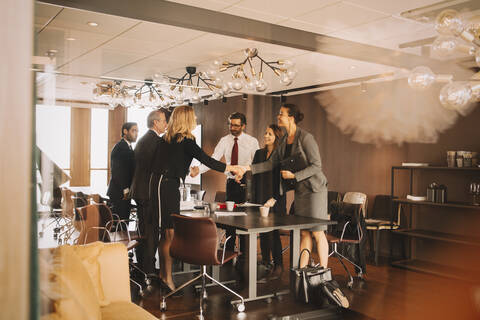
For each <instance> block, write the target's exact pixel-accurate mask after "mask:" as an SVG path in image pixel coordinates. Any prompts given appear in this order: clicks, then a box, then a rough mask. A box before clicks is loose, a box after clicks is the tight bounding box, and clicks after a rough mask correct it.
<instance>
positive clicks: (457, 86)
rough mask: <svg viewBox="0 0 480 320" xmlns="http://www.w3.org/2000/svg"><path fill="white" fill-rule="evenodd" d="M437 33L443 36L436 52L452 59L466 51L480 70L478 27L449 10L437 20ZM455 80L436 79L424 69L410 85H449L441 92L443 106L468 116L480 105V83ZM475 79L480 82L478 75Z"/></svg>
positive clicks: (413, 76) (435, 46) (418, 69)
mask: <svg viewBox="0 0 480 320" xmlns="http://www.w3.org/2000/svg"><path fill="white" fill-rule="evenodd" d="M435 29H436V30H437V31H438V33H440V36H439V37H438V38H437V39H435V41H434V42H433V45H432V48H433V50H434V52H436V53H437V54H439V55H440V56H448V55H451V54H452V53H454V52H455V51H463V52H464V53H466V54H468V55H469V56H475V62H476V63H477V65H478V66H480V43H478V41H477V40H476V35H477V34H479V33H480V27H479V26H478V25H475V24H471V23H470V24H469V22H468V21H467V22H466V21H464V19H463V17H462V16H461V15H460V14H459V13H458V12H457V11H455V10H452V9H448V10H444V11H442V12H440V14H439V15H438V16H437V18H436V20H435ZM462 39H463V40H465V41H467V42H469V44H466V43H465V41H463V40H462ZM451 79H452V76H448V77H447V76H445V75H435V74H434V73H433V72H432V70H430V68H428V67H423V66H422V67H416V68H414V69H413V70H412V72H411V73H410V76H409V77H408V84H409V85H410V86H411V87H412V88H415V89H426V88H428V87H430V86H431V85H432V84H433V83H434V82H449V83H448V84H446V85H445V86H443V88H442V89H441V90H440V95H439V99H440V103H441V104H442V106H443V107H444V108H446V109H449V110H455V111H456V112H458V113H460V114H461V115H466V114H467V113H468V112H469V111H470V110H471V108H470V106H471V102H480V82H478V81H455V82H452V81H451ZM471 79H472V80H477V78H476V77H475V75H474V76H473V77H472V78H471Z"/></svg>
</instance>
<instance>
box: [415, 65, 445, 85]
mask: <svg viewBox="0 0 480 320" xmlns="http://www.w3.org/2000/svg"><path fill="white" fill-rule="evenodd" d="M451 79H452V76H451V75H436V74H434V73H433V71H432V70H431V69H430V68H429V67H425V66H420V67H415V68H414V69H413V70H412V71H411V72H410V75H409V76H408V85H409V86H410V87H412V88H413V89H416V90H425V89H427V88H429V87H431V86H432V84H433V83H435V82H450V81H451Z"/></svg>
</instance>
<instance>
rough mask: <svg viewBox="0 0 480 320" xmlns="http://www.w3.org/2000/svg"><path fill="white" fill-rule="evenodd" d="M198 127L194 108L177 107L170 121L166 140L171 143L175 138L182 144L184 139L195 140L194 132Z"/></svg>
mask: <svg viewBox="0 0 480 320" xmlns="http://www.w3.org/2000/svg"><path fill="white" fill-rule="evenodd" d="M196 126H197V121H196V119H195V112H194V111H193V108H192V107H190V106H180V107H176V108H175V110H173V113H172V116H171V117H170V120H169V121H168V125H167V133H166V134H165V140H166V141H167V142H168V143H171V142H172V141H173V139H175V138H176V140H177V142H182V140H183V139H184V138H190V139H195V137H194V136H193V134H192V130H193V129H195V127H196Z"/></svg>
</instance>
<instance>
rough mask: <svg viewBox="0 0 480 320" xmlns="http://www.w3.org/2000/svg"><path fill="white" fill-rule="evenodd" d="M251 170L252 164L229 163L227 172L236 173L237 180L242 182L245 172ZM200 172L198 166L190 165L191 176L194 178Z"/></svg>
mask: <svg viewBox="0 0 480 320" xmlns="http://www.w3.org/2000/svg"><path fill="white" fill-rule="evenodd" d="M248 170H250V166H240V165H234V166H232V165H227V168H226V169H225V172H231V173H232V174H234V175H235V181H236V182H238V183H240V180H242V178H243V175H244V174H245V172H247V171H248ZM199 173H200V169H199V167H198V166H194V167H190V177H192V178H194V177H196V176H197V175H198V174H199Z"/></svg>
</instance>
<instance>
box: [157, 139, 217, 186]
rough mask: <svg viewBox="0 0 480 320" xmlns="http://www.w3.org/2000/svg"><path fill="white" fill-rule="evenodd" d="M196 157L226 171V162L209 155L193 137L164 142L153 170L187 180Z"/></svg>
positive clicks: (212, 167)
mask: <svg viewBox="0 0 480 320" xmlns="http://www.w3.org/2000/svg"><path fill="white" fill-rule="evenodd" d="M193 158H195V159H197V160H198V161H200V162H201V163H203V164H204V165H206V166H207V167H209V168H210V169H213V170H216V171H219V172H224V171H225V168H226V164H225V163H223V162H220V161H217V160H215V159H213V158H211V157H209V156H208V155H207V154H206V153H205V152H204V151H203V150H202V149H201V148H200V147H199V146H198V145H197V143H196V142H195V140H193V139H189V138H184V139H183V140H182V141H181V142H177V141H176V140H175V141H172V142H171V143H168V142H166V141H165V140H164V139H163V137H162V142H161V144H160V146H159V147H158V148H157V151H156V153H155V159H154V160H153V172H155V173H158V174H164V175H165V176H167V177H172V178H181V179H183V180H185V177H186V175H187V174H188V172H189V169H190V164H191V163H192V159H193Z"/></svg>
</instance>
